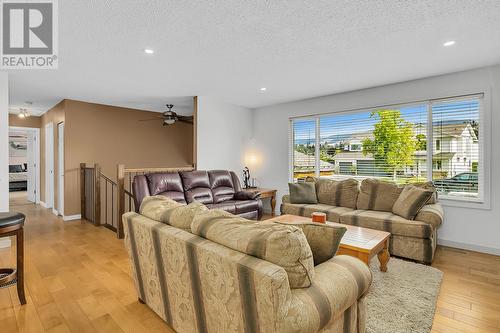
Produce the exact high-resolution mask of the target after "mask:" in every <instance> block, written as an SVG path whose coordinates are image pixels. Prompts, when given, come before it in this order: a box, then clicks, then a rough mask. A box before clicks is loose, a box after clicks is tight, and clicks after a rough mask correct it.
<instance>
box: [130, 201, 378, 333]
mask: <svg viewBox="0 0 500 333" xmlns="http://www.w3.org/2000/svg"><path fill="white" fill-rule="evenodd" d="M158 200H160V199H158ZM162 205H163V204H162ZM162 205H157V206H156V208H154V209H151V210H150V212H149V213H148V212H146V211H141V214H138V213H133V212H131V213H126V214H124V215H123V223H124V229H125V245H126V248H127V250H128V253H129V255H130V258H131V261H132V272H133V278H134V281H135V286H136V288H137V292H138V295H139V298H140V299H141V300H142V301H144V302H145V303H146V304H147V305H148V306H149V307H150V308H151V309H152V310H153V311H154V312H156V313H157V314H158V315H159V316H160V317H161V318H163V319H164V320H165V321H166V322H167V323H168V324H169V325H170V326H171V327H172V328H173V329H175V330H176V331H177V332H180V333H182V332H217V333H219V332H283V333H284V332H301V333H307V332H339V333H340V332H352V333H361V332H364V331H365V320H366V311H365V295H366V293H367V292H368V290H369V287H370V285H371V273H370V271H369V269H368V267H367V266H366V265H365V264H363V263H362V262H361V261H359V260H357V259H355V258H352V257H349V256H334V257H332V258H330V259H328V260H326V261H324V262H322V263H321V264H318V265H316V266H314V262H313V258H312V255H311V253H312V252H311V248H310V247H309V245H308V243H307V242H308V241H309V239H308V240H307V241H305V238H304V237H305V235H304V233H303V232H302V229H300V228H296V227H293V226H288V225H282V224H278V223H274V222H272V221H269V222H254V221H250V220H246V219H244V218H242V217H237V216H234V215H231V214H230V213H227V212H223V211H219V210H211V211H206V208H203V207H201V206H203V205H201V204H198V205H199V206H200V207H194V206H193V204H190V205H188V206H186V205H178V204H177V205H175V206H168V205H163V206H162ZM141 208H142V207H141ZM148 216H149V217H148ZM221 230H222V231H223V232H221ZM262 258H266V259H262ZM291 263H293V265H291Z"/></svg>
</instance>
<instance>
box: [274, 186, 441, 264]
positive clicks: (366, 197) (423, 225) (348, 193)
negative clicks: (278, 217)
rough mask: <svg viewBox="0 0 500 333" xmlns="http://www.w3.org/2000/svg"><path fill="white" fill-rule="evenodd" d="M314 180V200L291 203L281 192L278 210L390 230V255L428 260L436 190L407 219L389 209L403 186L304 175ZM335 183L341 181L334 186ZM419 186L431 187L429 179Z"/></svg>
mask: <svg viewBox="0 0 500 333" xmlns="http://www.w3.org/2000/svg"><path fill="white" fill-rule="evenodd" d="M307 181H311V182H315V183H316V194H317V199H318V203H317V204H292V203H290V197H289V195H285V196H283V199H282V204H281V214H292V215H300V216H307V217H309V216H311V214H312V213H313V212H323V213H326V214H327V220H328V221H330V222H337V223H343V224H349V225H355V226H360V227H365V228H371V229H377V230H385V231H388V232H390V233H391V238H390V243H389V252H390V253H391V255H394V256H398V257H403V258H408V259H412V260H416V261H420V262H424V263H427V264H430V263H432V260H433V259H434V253H435V250H436V240H437V229H438V227H439V226H440V225H441V223H442V222H443V209H442V207H441V205H440V204H439V203H438V202H437V193H436V194H435V196H434V197H433V198H432V200H431V201H430V204H427V205H425V206H424V207H423V208H422V209H421V210H420V211H419V212H418V214H417V215H416V216H415V218H414V219H413V220H407V219H405V218H402V217H400V216H398V215H395V214H393V213H392V207H393V205H394V202H395V201H396V200H397V198H398V197H399V194H400V193H401V191H402V189H403V187H400V186H397V185H395V184H392V183H388V182H382V181H377V180H374V179H365V180H363V181H362V182H358V181H357V180H354V179H350V180H347V181H343V182H339V181H334V180H331V179H326V178H318V179H316V178H308V179H307ZM338 184H342V185H339V186H337V185H338ZM419 186H422V187H428V188H432V184H431V183H423V184H420V185H419Z"/></svg>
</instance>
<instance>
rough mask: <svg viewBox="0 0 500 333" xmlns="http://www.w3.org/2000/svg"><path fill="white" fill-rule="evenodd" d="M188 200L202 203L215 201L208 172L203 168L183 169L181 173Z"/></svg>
mask: <svg viewBox="0 0 500 333" xmlns="http://www.w3.org/2000/svg"><path fill="white" fill-rule="evenodd" d="M180 176H181V178H182V185H183V188H184V195H185V197H186V201H187V202H188V203H191V202H193V201H198V202H201V203H202V204H211V203H214V201H213V196H212V190H211V189H210V179H209V177H208V172H207V171H203V170H195V171H183V172H181V173H180Z"/></svg>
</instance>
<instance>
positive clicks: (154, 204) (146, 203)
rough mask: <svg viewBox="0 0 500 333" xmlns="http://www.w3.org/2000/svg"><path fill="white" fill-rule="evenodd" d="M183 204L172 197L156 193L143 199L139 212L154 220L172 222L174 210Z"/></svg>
mask: <svg viewBox="0 0 500 333" xmlns="http://www.w3.org/2000/svg"><path fill="white" fill-rule="evenodd" d="M182 206H183V204H180V203H178V202H176V201H174V200H172V199H169V198H167V197H164V196H162V195H155V196H151V197H146V198H144V200H142V203H141V207H140V208H139V213H140V214H141V215H144V216H146V217H149V218H150V219H152V220H155V221H158V222H163V223H167V224H170V216H171V214H172V212H173V211H174V210H175V209H176V208H179V207H182Z"/></svg>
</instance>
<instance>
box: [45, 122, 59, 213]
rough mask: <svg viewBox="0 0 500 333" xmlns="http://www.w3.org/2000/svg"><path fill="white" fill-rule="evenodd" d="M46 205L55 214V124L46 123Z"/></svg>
mask: <svg viewBox="0 0 500 333" xmlns="http://www.w3.org/2000/svg"><path fill="white" fill-rule="evenodd" d="M45 207H46V208H52V211H53V212H54V214H57V211H56V210H55V208H54V125H53V124H52V123H48V124H46V125H45Z"/></svg>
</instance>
